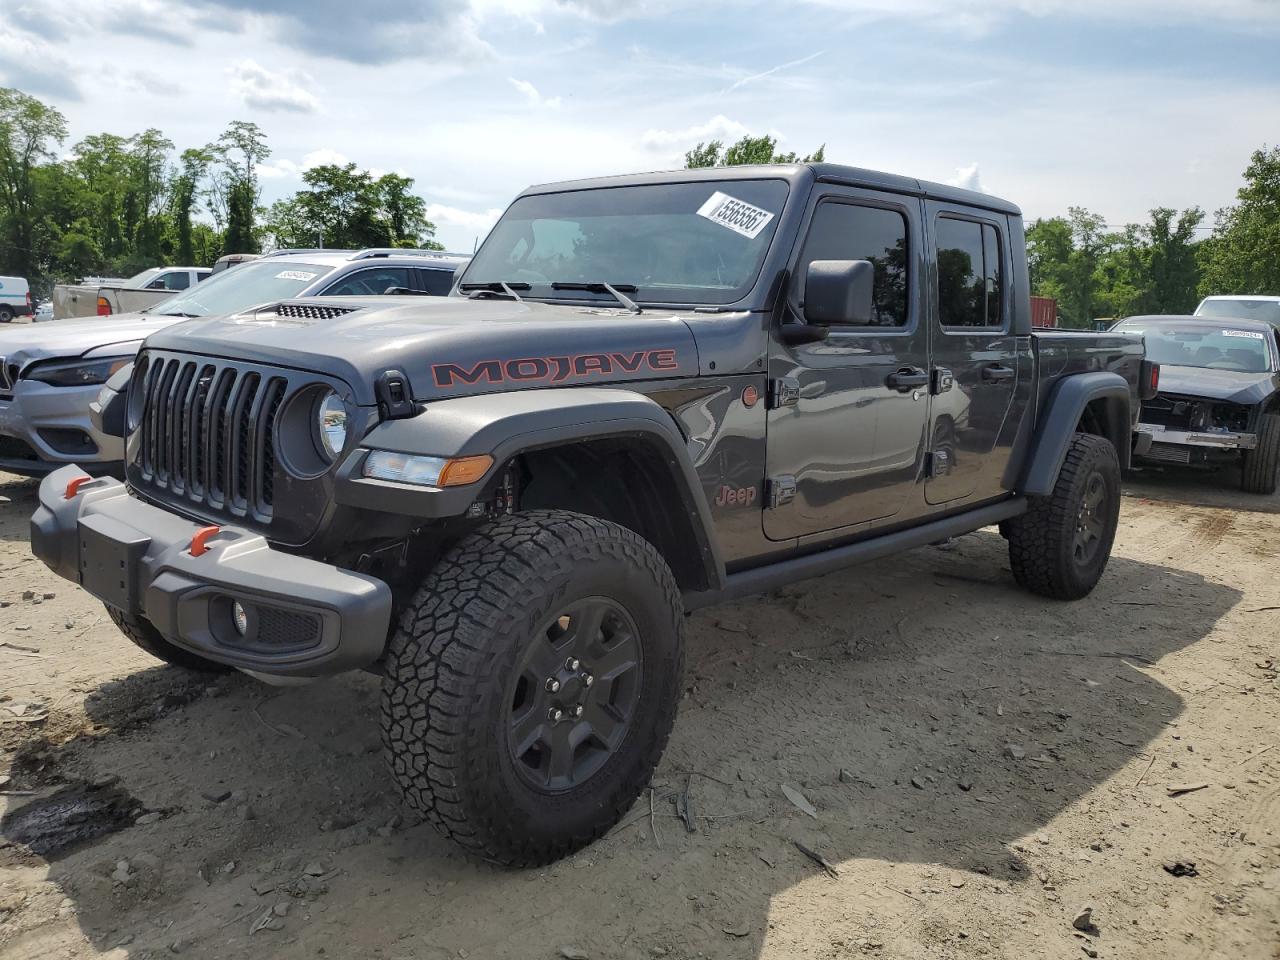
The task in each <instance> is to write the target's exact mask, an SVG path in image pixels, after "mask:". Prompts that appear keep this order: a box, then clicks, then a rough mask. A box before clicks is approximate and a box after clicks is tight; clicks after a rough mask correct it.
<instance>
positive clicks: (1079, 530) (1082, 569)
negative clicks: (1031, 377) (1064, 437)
mask: <svg viewBox="0 0 1280 960" xmlns="http://www.w3.org/2000/svg"><path fill="white" fill-rule="evenodd" d="M1119 522H1120V461H1119V458H1118V457H1117V456H1116V448H1115V447H1113V446H1112V445H1111V443H1110V442H1109V441H1107V440H1106V439H1104V438H1102V437H1095V436H1092V435H1090V434H1086V433H1077V434H1076V435H1075V436H1074V437H1073V438H1072V440H1071V446H1070V447H1069V448H1068V450H1067V456H1066V458H1065V459H1064V460H1063V462H1062V469H1061V471H1059V473H1058V481H1057V483H1056V484H1054V488H1053V492H1052V493H1051V494H1049V496H1047V497H1028V506H1027V512H1026V513H1024V514H1022V515H1021V516H1019V517H1014V518H1013V519H1012V520H1006V521H1005V522H1004V525H1003V527H1002V531H1001V532H1002V533H1004V534H1005V536H1006V539H1008V541H1009V565H1010V567H1011V568H1012V569H1013V576H1014V579H1015V580H1017V581H1018V583H1019V584H1021V585H1022V586H1023V587H1026V588H1027V589H1028V590H1030V591H1032V592H1033V593H1038V594H1040V595H1042V596H1046V597H1052V598H1053V599H1055V600H1079V599H1080V598H1081V597H1084V596H1087V595H1088V594H1089V592H1090V591H1092V590H1093V588H1094V587H1095V586H1096V585H1097V583H1098V580H1099V579H1100V578H1101V577H1102V571H1103V570H1104V569H1106V566H1107V560H1108V559H1109V558H1110V556H1111V545H1112V543H1113V541H1114V540H1115V536H1116V527H1117V526H1118V525H1119Z"/></svg>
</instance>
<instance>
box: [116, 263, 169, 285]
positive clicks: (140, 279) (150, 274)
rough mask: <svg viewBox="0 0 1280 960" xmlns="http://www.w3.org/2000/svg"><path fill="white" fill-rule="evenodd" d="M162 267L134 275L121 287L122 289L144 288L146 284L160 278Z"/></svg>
mask: <svg viewBox="0 0 1280 960" xmlns="http://www.w3.org/2000/svg"><path fill="white" fill-rule="evenodd" d="M163 269H164V268H163V267H152V268H151V269H150V270H143V271H142V272H141V273H135V274H134V275H133V276H132V277H130V278H129V279H128V280H126V281H125V282H124V283H123V284H121V286H124V287H145V286H146V285H147V284H148V283H150V282H151V281H152V280H154V279H155V278H156V277H158V276H160V271H161V270H163Z"/></svg>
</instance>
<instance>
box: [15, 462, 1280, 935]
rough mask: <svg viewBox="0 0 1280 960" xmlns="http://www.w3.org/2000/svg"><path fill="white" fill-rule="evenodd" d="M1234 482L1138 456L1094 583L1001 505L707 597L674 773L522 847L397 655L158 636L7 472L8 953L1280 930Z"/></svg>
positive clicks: (1270, 804)
mask: <svg viewBox="0 0 1280 960" xmlns="http://www.w3.org/2000/svg"><path fill="white" fill-rule="evenodd" d="M1230 483H1231V478H1230V477H1221V476H1219V477H1209V478H1201V477H1192V476H1186V475H1182V476H1173V475H1170V476H1165V475H1156V476H1152V477H1150V478H1144V479H1141V480H1139V481H1136V482H1133V483H1130V485H1129V495H1128V496H1127V497H1126V500H1125V503H1124V507H1123V515H1122V522H1121V529H1120V533H1119V537H1118V539H1117V543H1116V551H1115V556H1114V558H1113V559H1112V562H1111V565H1110V566H1109V567H1108V570H1107V573H1106V576H1105V577H1104V579H1103V581H1102V583H1101V585H1100V586H1099V588H1098V589H1097V591H1096V592H1095V593H1094V595H1093V596H1092V597H1090V598H1089V599H1087V600H1085V601H1082V602H1079V603H1073V604H1061V603H1053V602H1049V601H1044V600H1041V599H1038V598H1035V597H1031V596H1028V595H1026V594H1024V593H1022V592H1021V591H1019V590H1018V589H1017V588H1016V587H1015V586H1014V584H1013V582H1012V578H1011V576H1010V573H1009V569H1008V561H1007V557H1006V553H1005V549H1004V543H1003V541H1002V540H1000V538H999V537H998V535H997V534H996V533H995V532H994V531H993V530H984V531H980V532H978V533H975V534H972V535H969V536H966V537H963V538H960V539H958V540H956V541H953V542H952V543H949V544H946V545H943V546H939V547H931V548H926V549H921V550H917V551H914V552H912V553H909V554H906V555H904V556H901V557H897V558H894V559H892V560H888V561H884V562H881V563H879V564H876V565H874V566H871V567H861V568H854V569H851V570H848V571H845V572H842V573H837V574H833V575H830V576H827V577H824V578H821V579H816V580H810V581H806V582H804V583H801V584H797V585H795V586H792V587H788V588H785V589H783V590H780V591H777V592H775V593H774V594H772V595H770V596H768V597H762V598H758V599H753V600H749V601H745V602H742V603H738V604H734V605H731V606H727V607H722V608H718V609H712V610H707V611H703V612H701V613H698V614H697V615H695V616H694V617H693V618H692V620H691V629H690V644H691V646H690V656H689V669H688V674H687V679H686V686H687V689H686V694H685V697H684V700H683V702H682V704H681V712H680V717H679V719H678V721H677V725H676V731H675V734H674V735H673V737H672V741H671V745H670V748H669V749H668V751H667V754H666V757H665V759H664V760H663V762H662V765H661V766H660V768H659V770H658V772H657V775H656V777H655V779H654V781H653V785H652V786H653V789H652V791H651V792H647V793H646V794H645V795H644V796H643V797H642V798H641V800H640V801H639V802H638V803H637V804H636V807H635V809H634V810H633V811H632V812H631V813H630V814H629V815H628V816H627V818H626V819H624V821H623V823H622V824H621V825H620V826H619V827H618V828H616V829H615V830H614V831H613V832H612V833H611V834H610V835H609V836H608V837H606V838H605V839H604V840H602V841H601V842H599V843H597V844H595V845H594V846H592V847H590V848H588V849H587V850H584V851H582V852H581V853H579V854H578V855H576V856H575V857H573V858H571V859H569V860H567V861H564V862H562V863H559V864H557V865H555V866H553V867H550V868H547V869H544V870H540V871H522V872H514V871H503V870H499V869H495V868H493V867H490V866H488V865H485V864H482V863H478V862H476V861H474V860H470V859H468V858H467V857H465V856H464V855H462V854H461V853H459V852H458V851H456V850H455V849H454V848H453V847H451V846H450V845H449V844H448V843H446V842H445V841H443V840H441V839H439V838H438V837H437V836H436V835H435V834H434V833H433V832H432V831H431V829H430V828H429V827H427V826H424V825H421V824H418V823H416V822H415V820H414V818H413V817H412V816H410V815H409V813H408V812H407V811H406V810H404V809H402V808H401V805H400V804H399V802H398V800H397V798H396V796H395V795H394V793H393V792H392V789H391V787H390V784H389V779H388V776H387V775H386V773H385V771H384V768H383V763H382V758H381V756H380V746H379V741H378V729H377V722H376V718H377V709H378V683H377V680H376V679H375V678H373V677H370V676H366V675H359V676H348V677H342V678H337V679H334V680H330V681H326V682H323V683H317V684H313V685H310V686H305V687H295V688H289V689H284V690H281V689H276V688H269V687H265V686H262V685H260V684H257V683H255V682H253V681H251V680H249V679H247V678H244V677H240V676H224V677H218V678H215V679H210V678H208V677H200V676H193V675H190V674H185V673H183V672H181V671H178V670H175V669H172V668H168V667H165V666H162V665H158V664H157V663H156V662H155V661H153V660H151V659H149V658H148V657H147V656H146V655H144V654H142V653H141V652H140V651H137V650H136V649H135V648H133V647H132V646H131V645H130V644H129V643H128V642H127V641H126V640H125V639H124V638H123V637H122V636H121V635H120V634H119V633H118V632H117V631H116V630H115V629H114V627H113V626H112V625H111V624H110V622H109V621H108V620H107V618H106V616H105V614H104V613H103V611H102V609H101V608H100V607H99V606H97V605H96V604H95V603H94V602H93V601H92V600H91V599H90V598H89V597H88V596H87V595H85V594H83V593H81V592H80V591H79V590H77V589H76V588H74V587H72V586H71V585H69V584H67V583H65V582H63V581H61V580H58V579H56V578H54V577H53V576H52V574H50V573H49V572H48V571H47V570H45V569H44V567H43V566H42V565H41V564H40V563H39V562H37V561H35V560H33V559H31V558H30V556H29V554H28V546H27V518H28V516H29V515H30V513H31V511H32V509H33V507H34V497H35V486H34V485H33V484H32V483H30V482H28V481H23V480H20V479H18V478H16V477H9V476H7V475H3V474H0V604H5V606H4V607H3V609H0V773H2V774H3V775H0V784H3V786H0V794H3V795H0V815H2V816H3V820H2V821H0V958H5V960H10V958H11V960H37V958H54V957H57V958H84V957H111V958H118V960H123V958H144V957H168V956H172V955H173V954H174V953H178V954H181V955H184V956H191V957H210V958H212V957H217V958H240V957H255V958H256V957H284V958H300V957H316V956H321V955H325V956H328V957H338V958H347V957H351V958H356V957H359V958H366V957H380V958H388V960H400V958H405V960H408V958H430V960H434V958H446V957H462V958H465V957H471V958H508V957H510V958H520V960H538V958H544V957H545V958H549V960H554V958H557V957H561V958H563V957H587V958H591V960H605V958H647V957H672V958H686V957H688V958H692V957H705V958H725V960H728V958H757V957H761V958H794V957H806V958H807V957H821V958H840V957H864V956H866V957H883V958H930V960H934V958H950V957H956V958H961V957H970V956H983V957H1007V958H1028V957H1032V958H1038V957H1055V958H1056V957H1062V958H1072V957H1081V956H1101V957H1114V958H1124V960H1130V958H1153V960H1155V958H1159V960H1169V958H1174V960H1181V958H1192V957H1197V958H1199V957H1206V958H1207V957H1223V956H1230V957H1232V958H1233V960H1253V958H1274V957H1280V747H1277V746H1276V744H1277V741H1280V691H1278V689H1277V680H1276V663H1277V661H1280V649H1278V646H1280V644H1278V642H1277V639H1276V633H1277V626H1278V625H1280V582H1278V581H1277V578H1276V576H1275V572H1276V571H1275V558H1276V554H1277V547H1278V546H1280V517H1278V516H1277V513H1278V512H1280V507H1278V505H1277V502H1275V501H1273V500H1272V499H1268V498H1257V497H1249V496H1245V495H1242V494H1237V493H1235V492H1234V491H1233V489H1232V488H1231V486H1230ZM1276 500H1278V501H1280V498H1276ZM24 597H25V599H24ZM5 776H7V777H8V779H7V781H6V780H5V779H4V777H5ZM1176 787H1182V788H1197V789H1191V790H1187V791H1186V792H1181V793H1175V791H1173V790H1171V788H1176ZM686 794H687V798H688V804H689V806H690V807H691V808H692V813H693V818H692V824H691V828H688V827H686V825H685V823H684V822H683V821H682V820H681V819H679V817H678V816H677V815H676V803H675V801H676V800H677V799H683V798H684V797H685V795H686ZM651 803H652V807H651ZM806 808H808V809H806ZM651 809H652V814H651V813H650V810H651ZM801 845H802V846H803V847H805V848H807V849H808V850H810V851H812V852H813V853H814V854H816V855H817V856H819V857H821V858H823V859H825V861H826V862H827V863H828V864H829V865H830V867H831V870H830V871H829V872H828V871H826V870H824V868H823V867H822V866H821V865H819V864H818V863H817V862H815V861H814V860H813V859H811V858H810V857H808V856H806V854H805V853H804V852H803V851H802V850H801V849H800V846H801ZM1086 907H1090V908H1092V912H1091V914H1089V915H1088V916H1082V914H1083V912H1084V909H1085V908H1086ZM1073 922H1074V926H1073Z"/></svg>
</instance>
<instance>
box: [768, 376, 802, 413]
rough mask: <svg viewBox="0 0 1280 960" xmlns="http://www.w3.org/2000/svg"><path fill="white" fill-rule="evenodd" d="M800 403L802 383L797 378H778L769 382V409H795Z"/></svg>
mask: <svg viewBox="0 0 1280 960" xmlns="http://www.w3.org/2000/svg"><path fill="white" fill-rule="evenodd" d="M799 402H800V381H799V380H797V379H796V378H795V377H778V378H777V379H774V380H770V381H769V404H768V409H770V410H777V409H778V408H779V407H794V406H795V405H796V404H797V403H799Z"/></svg>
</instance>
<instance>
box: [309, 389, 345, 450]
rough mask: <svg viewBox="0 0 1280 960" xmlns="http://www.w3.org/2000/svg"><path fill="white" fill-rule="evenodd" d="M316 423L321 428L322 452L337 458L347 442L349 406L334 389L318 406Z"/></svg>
mask: <svg viewBox="0 0 1280 960" xmlns="http://www.w3.org/2000/svg"><path fill="white" fill-rule="evenodd" d="M316 423H317V426H318V427H319V428H320V446H321V447H322V448H323V449H322V451H321V452H322V453H324V455H325V456H326V457H328V458H329V459H330V460H335V459H337V457H338V454H339V453H341V452H342V448H343V447H344V446H346V444H347V408H346V405H345V404H343V402H342V398H341V397H339V396H338V395H337V394H336V393H334V392H333V391H332V390H330V391H329V392H328V393H326V394H325V395H324V396H323V397H322V398H321V400H320V403H319V404H318V405H317V406H316Z"/></svg>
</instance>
